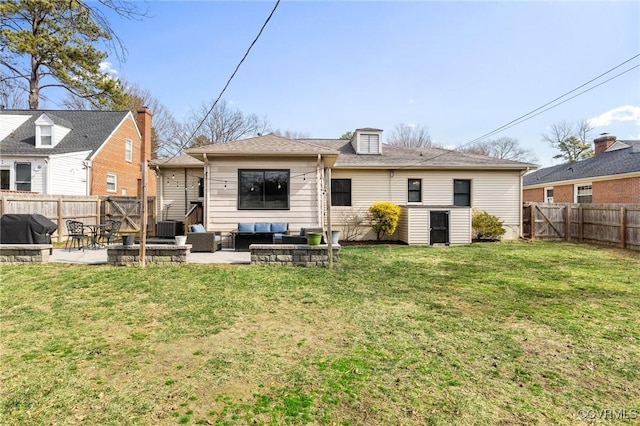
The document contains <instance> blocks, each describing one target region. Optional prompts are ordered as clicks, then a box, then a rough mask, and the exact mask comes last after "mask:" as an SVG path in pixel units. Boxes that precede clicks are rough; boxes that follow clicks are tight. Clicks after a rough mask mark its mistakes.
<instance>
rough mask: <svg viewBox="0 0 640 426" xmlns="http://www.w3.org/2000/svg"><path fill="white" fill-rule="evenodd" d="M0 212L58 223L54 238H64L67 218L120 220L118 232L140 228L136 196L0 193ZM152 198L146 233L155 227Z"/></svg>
mask: <svg viewBox="0 0 640 426" xmlns="http://www.w3.org/2000/svg"><path fill="white" fill-rule="evenodd" d="M0 195H1V196H2V199H1V202H0V214H8V213H15V214H41V215H42V216H45V217H46V218H47V219H49V220H51V221H53V222H55V223H56V224H57V225H58V230H57V231H56V232H55V233H54V234H53V238H54V239H57V241H58V242H60V241H64V240H66V237H67V227H66V221H67V220H68V219H74V220H79V221H81V222H83V223H86V224H96V223H104V221H105V220H107V219H113V220H118V221H121V222H122V225H121V228H120V232H123V233H138V232H139V231H140V212H141V208H140V204H141V203H140V199H139V198H136V197H100V196H74V195H42V194H31V193H4V192H3V193H0ZM155 211H156V209H155V197H149V198H148V208H147V212H148V217H147V224H148V226H147V232H148V234H149V235H153V234H154V232H153V230H154V229H155Z"/></svg>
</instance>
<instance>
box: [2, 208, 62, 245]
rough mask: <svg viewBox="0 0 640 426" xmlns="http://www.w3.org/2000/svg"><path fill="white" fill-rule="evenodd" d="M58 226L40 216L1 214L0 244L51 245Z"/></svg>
mask: <svg viewBox="0 0 640 426" xmlns="http://www.w3.org/2000/svg"><path fill="white" fill-rule="evenodd" d="M56 229H58V225H56V224H55V223H54V222H52V221H50V220H49V219H47V218H46V217H44V216H42V215H41V214H3V215H2V218H0V243H3V244H51V234H53V233H54V232H55V231H56Z"/></svg>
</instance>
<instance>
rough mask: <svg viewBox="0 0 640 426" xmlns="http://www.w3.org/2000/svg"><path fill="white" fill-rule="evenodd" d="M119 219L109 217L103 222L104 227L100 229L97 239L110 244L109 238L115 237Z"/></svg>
mask: <svg viewBox="0 0 640 426" xmlns="http://www.w3.org/2000/svg"><path fill="white" fill-rule="evenodd" d="M120 223H121V222H120V221H117V220H113V219H109V220H107V221H106V222H105V223H104V227H103V228H102V230H101V231H100V236H99V237H98V240H102V241H105V240H106V242H107V244H111V240H113V239H115V238H116V237H117V236H118V233H119V232H120Z"/></svg>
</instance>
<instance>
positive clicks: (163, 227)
mask: <svg viewBox="0 0 640 426" xmlns="http://www.w3.org/2000/svg"><path fill="white" fill-rule="evenodd" d="M183 233H184V224H183V223H182V222H179V221H177V220H161V221H158V227H157V229H156V237H160V238H173V237H175V236H176V235H182V234H183Z"/></svg>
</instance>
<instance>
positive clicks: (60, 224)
mask: <svg viewBox="0 0 640 426" xmlns="http://www.w3.org/2000/svg"><path fill="white" fill-rule="evenodd" d="M57 207H58V242H59V243H61V242H62V233H63V232H64V231H66V229H65V228H64V223H65V222H64V218H63V217H62V212H63V210H62V197H58V206H57Z"/></svg>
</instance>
